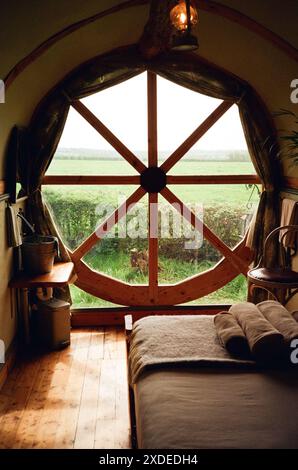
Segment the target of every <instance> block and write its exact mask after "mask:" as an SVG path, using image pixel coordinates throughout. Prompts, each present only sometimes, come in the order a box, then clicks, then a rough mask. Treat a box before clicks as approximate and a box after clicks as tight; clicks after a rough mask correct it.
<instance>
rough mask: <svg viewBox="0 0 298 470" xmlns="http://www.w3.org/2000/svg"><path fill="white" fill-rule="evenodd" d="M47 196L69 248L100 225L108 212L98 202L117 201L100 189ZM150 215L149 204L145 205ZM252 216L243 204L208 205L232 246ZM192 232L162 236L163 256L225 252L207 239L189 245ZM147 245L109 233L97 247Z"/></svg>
mask: <svg viewBox="0 0 298 470" xmlns="http://www.w3.org/2000/svg"><path fill="white" fill-rule="evenodd" d="M44 196H45V200H46V202H47V204H48V206H49V208H50V210H51V211H52V214H53V216H54V220H55V222H56V225H57V227H58V228H59V230H60V233H61V235H62V238H63V240H64V242H65V243H66V244H67V245H68V246H69V248H71V249H74V248H75V247H76V246H78V245H79V244H80V243H81V242H82V241H83V240H84V239H85V238H86V237H87V236H88V235H90V234H91V233H92V232H93V231H94V229H95V228H96V226H97V225H98V221H99V219H100V217H102V216H103V215H104V214H103V213H102V209H101V210H99V206H98V202H99V201H101V206H100V207H102V205H103V203H106V204H108V205H109V207H110V208H111V205H112V206H113V207H116V202H115V201H111V195H110V194H109V193H104V192H100V191H98V190H97V191H88V190H81V191H77V190H75V191H69V190H68V191H67V192H66V191H65V190H64V188H59V189H53V188H46V189H45V190H44ZM143 210H144V214H145V216H144V217H146V210H147V209H146V206H145V205H143ZM133 217H135V216H134V215H128V217H127V221H128V223H129V222H131V221H132V219H133ZM248 219H249V214H248V211H247V210H245V209H244V208H243V207H242V206H241V207H237V206H227V205H220V204H216V205H213V206H205V207H204V223H205V224H206V225H208V227H209V228H211V229H212V230H213V231H214V232H215V233H216V235H217V236H218V237H219V238H220V239H221V240H223V241H224V242H225V243H226V244H227V245H228V246H230V247H233V246H235V244H237V243H238V242H239V240H240V239H241V237H242V236H243V234H244V231H245V229H246V226H247V222H248ZM172 230H173V221H172V220H170V232H171V231H172ZM189 240H190V238H189V234H188V235H187V236H185V235H184V236H181V237H180V238H160V239H159V249H160V253H161V254H162V255H163V256H166V257H168V258H175V259H177V258H178V259H181V260H198V261H199V260H202V259H208V260H210V261H217V260H218V259H220V257H221V255H220V254H219V253H218V252H217V251H216V250H215V249H214V247H213V246H211V245H210V244H209V243H208V242H207V241H206V240H204V241H203V244H202V246H200V247H197V248H195V249H194V248H192V249H186V245H185V244H186V243H187V242H189ZM146 247H147V240H146V239H140V238H129V237H126V238H119V237H118V236H117V230H116V237H114V238H111V237H109V236H106V237H104V238H103V240H102V241H101V243H98V244H97V245H96V246H95V248H94V251H95V252H97V253H101V254H111V253H113V252H117V251H118V250H125V251H130V250H131V249H133V248H138V249H144V248H146Z"/></svg>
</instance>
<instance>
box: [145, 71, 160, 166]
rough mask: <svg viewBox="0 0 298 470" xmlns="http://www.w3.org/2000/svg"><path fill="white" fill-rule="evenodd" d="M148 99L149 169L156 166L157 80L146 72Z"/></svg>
mask: <svg viewBox="0 0 298 470" xmlns="http://www.w3.org/2000/svg"><path fill="white" fill-rule="evenodd" d="M147 99H148V106H147V110H148V163H149V166H150V167H157V166H158V153H157V80H156V74H155V73H154V72H150V71H148V72H147Z"/></svg>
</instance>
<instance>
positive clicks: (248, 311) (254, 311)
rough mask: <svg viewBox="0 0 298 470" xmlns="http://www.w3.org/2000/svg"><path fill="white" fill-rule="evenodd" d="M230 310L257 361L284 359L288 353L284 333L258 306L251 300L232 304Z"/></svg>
mask: <svg viewBox="0 0 298 470" xmlns="http://www.w3.org/2000/svg"><path fill="white" fill-rule="evenodd" d="M229 312H230V313H231V314H232V315H233V316H234V317H235V318H236V320H237V321H238V323H239V325H240V326H241V328H242V330H243V331H244V334H245V336H246V338H247V341H248V344H249V348H250V350H251V353H252V354H253V356H254V357H255V358H256V360H257V361H261V362H269V361H272V360H278V359H283V358H284V356H285V353H286V347H285V341H284V338H283V335H282V334H281V333H280V332H279V331H277V329H276V328H275V327H274V326H272V325H271V323H270V322H269V321H268V320H266V318H265V317H264V316H263V314H262V313H261V311H260V310H259V309H258V307H257V306H256V305H254V304H252V303H250V302H241V303H239V304H236V305H232V307H231V308H230V310H229Z"/></svg>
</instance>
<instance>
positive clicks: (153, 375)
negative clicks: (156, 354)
mask: <svg viewBox="0 0 298 470" xmlns="http://www.w3.org/2000/svg"><path fill="white" fill-rule="evenodd" d="M134 390H135V408H136V424H137V438H138V446H139V448H141V449H259V448H265V449H276V448H286V449H291V448H294V449H295V448H296V449H297V448H298V434H297V423H298V407H297V400H298V393H297V392H298V374H297V373H296V372H295V371H293V370H287V371H277V370H276V371H268V372H265V371H251V370H242V371H241V370H236V371H233V370H230V369H218V370H216V369H214V368H212V369H206V368H203V369H200V368H197V367H194V368H187V369H181V367H179V369H177V370H174V369H173V368H172V367H171V368H169V369H162V370H161V369H159V370H153V371H148V372H143V374H142V375H141V376H140V378H139V380H138V381H137V383H136V385H135V386H134Z"/></svg>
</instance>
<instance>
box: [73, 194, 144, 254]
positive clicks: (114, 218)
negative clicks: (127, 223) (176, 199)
mask: <svg viewBox="0 0 298 470" xmlns="http://www.w3.org/2000/svg"><path fill="white" fill-rule="evenodd" d="M145 193H146V191H145V190H144V189H143V188H141V187H140V188H138V189H137V190H136V191H135V192H134V193H133V194H131V196H129V198H128V199H127V200H126V201H125V202H124V203H123V204H121V206H119V207H118V208H117V209H116V210H115V211H114V212H113V213H112V214H111V215H110V216H109V217H108V218H107V219H106V220H105V221H104V222H103V223H102V224H101V225H100V226H99V227H97V228H96V230H95V231H94V232H93V233H92V234H91V235H90V236H89V237H88V238H87V239H86V240H85V241H84V242H83V243H81V245H80V246H78V247H77V248H76V249H75V251H74V252H72V253H71V259H72V260H73V261H74V262H75V263H76V262H77V261H78V260H80V259H81V258H82V257H83V256H84V255H85V254H86V253H87V252H88V251H90V250H91V248H93V246H94V245H96V243H97V242H98V241H99V240H101V238H102V237H103V235H104V232H106V231H108V230H110V229H111V228H112V227H113V226H114V225H115V224H117V223H118V221H119V220H120V219H121V218H122V217H124V216H125V215H126V214H127V212H128V210H130V209H132V207H133V206H134V205H135V204H136V203H137V202H138V201H139V200H140V199H141V198H142V197H143V196H144V194H145Z"/></svg>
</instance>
